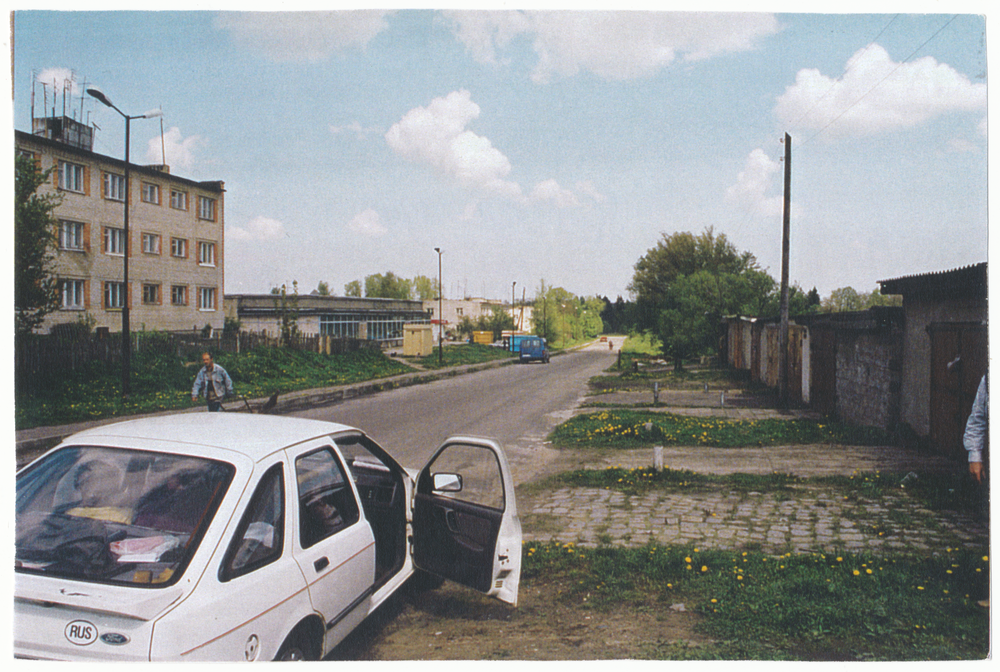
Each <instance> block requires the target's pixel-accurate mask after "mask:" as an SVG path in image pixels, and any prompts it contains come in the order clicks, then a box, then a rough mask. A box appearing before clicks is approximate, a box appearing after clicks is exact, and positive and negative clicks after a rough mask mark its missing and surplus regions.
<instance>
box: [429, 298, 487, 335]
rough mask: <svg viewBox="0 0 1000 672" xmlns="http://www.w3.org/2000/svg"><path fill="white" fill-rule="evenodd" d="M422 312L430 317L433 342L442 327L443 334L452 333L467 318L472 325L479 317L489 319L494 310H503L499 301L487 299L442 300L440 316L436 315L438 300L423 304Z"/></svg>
mask: <svg viewBox="0 0 1000 672" xmlns="http://www.w3.org/2000/svg"><path fill="white" fill-rule="evenodd" d="M423 305H424V310H426V311H428V312H429V313H430V315H431V325H432V326H433V331H434V342H435V343H436V342H437V340H438V336H439V329H440V328H441V327H442V326H444V332H445V334H446V335H447V334H448V332H454V331H455V329H456V328H457V327H458V325H459V324H460V323H461V322H462V320H464V319H465V318H468V319H469V320H471V321H472V322H473V323H474V322H476V321H477V320H478V319H479V318H480V317H490V316H491V315H492V314H493V309H494V308H503V307H504V304H503V303H501V302H500V301H490V300H489V299H477V298H473V299H442V300H441V305H440V311H441V314H440V315H439V314H438V309H439V306H438V300H437V299H430V300H427V301H424V302H423Z"/></svg>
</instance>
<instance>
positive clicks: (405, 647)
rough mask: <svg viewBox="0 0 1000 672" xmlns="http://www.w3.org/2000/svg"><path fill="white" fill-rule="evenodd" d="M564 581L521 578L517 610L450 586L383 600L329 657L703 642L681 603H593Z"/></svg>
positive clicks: (515, 656)
mask: <svg viewBox="0 0 1000 672" xmlns="http://www.w3.org/2000/svg"><path fill="white" fill-rule="evenodd" d="M567 581H568V579H565V578H550V579H544V580H532V581H525V580H522V582H521V591H520V597H519V602H518V606H517V608H516V609H513V608H510V607H508V606H507V605H504V604H502V603H499V602H497V601H495V600H492V599H489V598H485V597H482V596H480V595H479V594H477V593H473V592H471V591H469V590H466V589H464V588H461V587H459V586H456V585H454V584H451V583H446V584H444V585H443V586H441V587H440V588H437V589H435V590H429V591H422V592H421V591H417V590H409V591H404V592H403V593H401V594H400V595H399V596H398V597H396V598H395V599H393V600H391V601H390V602H389V603H387V604H386V605H383V607H382V608H381V609H379V611H378V612H376V613H375V614H373V615H372V616H371V617H370V618H369V619H368V621H366V622H365V623H364V624H363V625H362V626H361V627H360V628H358V629H357V630H356V631H355V632H354V633H353V634H352V635H351V636H350V637H348V638H347V639H346V640H344V642H343V643H342V644H341V645H340V646H339V647H337V649H336V650H335V651H334V652H333V653H332V654H331V656H330V658H329V659H331V660H614V659H635V658H641V657H652V656H656V655H657V652H658V651H662V650H663V648H664V647H669V648H670V649H675V650H676V649H684V648H691V647H699V646H704V645H707V644H709V643H710V640H708V639H707V638H705V637H704V636H703V635H701V634H699V633H698V632H696V628H695V626H696V625H697V622H698V616H697V614H694V613H692V612H690V611H686V610H685V608H684V605H681V604H676V605H665V604H655V603H652V602H650V604H649V605H648V606H645V607H639V608H636V607H635V605H629V606H628V607H627V608H620V607H619V608H612V609H610V610H607V611H606V610H599V609H594V608H591V607H590V606H589V605H588V604H586V602H585V601H584V598H585V596H583V597H579V598H576V597H575V598H572V600H570V599H567V598H566V597H565V594H566V593H567V592H568V590H569V589H570V586H569V585H568V583H567Z"/></svg>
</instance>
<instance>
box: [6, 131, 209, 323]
mask: <svg viewBox="0 0 1000 672" xmlns="http://www.w3.org/2000/svg"><path fill="white" fill-rule="evenodd" d="M32 130H33V132H32V133H25V132H22V131H16V132H15V145H16V151H17V153H18V154H19V155H25V156H29V157H30V158H32V159H33V160H34V161H35V162H36V164H37V165H38V166H39V167H40V168H41V169H42V170H49V169H52V173H51V176H50V181H49V183H48V184H47V185H43V186H42V187H40V189H39V192H40V193H44V192H48V193H55V194H58V195H59V196H60V197H61V203H60V204H59V206H58V207H57V208H56V209H55V211H54V213H53V215H54V217H55V219H56V220H57V221H58V225H57V226H58V251H57V254H56V256H55V260H54V263H53V266H52V272H53V274H54V275H55V276H56V277H57V278H58V281H59V287H60V291H61V294H62V303H61V306H60V309H59V310H58V311H56V312H54V313H51V314H49V315H48V317H47V318H46V321H45V323H44V324H43V325H42V329H41V331H43V332H47V331H49V330H51V328H52V327H53V326H55V325H57V324H65V323H73V322H77V321H80V320H86V321H88V322H90V323H91V324H92V325H93V326H94V327H95V328H98V329H100V328H106V329H108V330H109V331H120V330H121V313H122V308H123V306H125V305H126V302H127V305H128V306H129V321H130V326H131V329H132V330H133V331H138V330H142V329H146V330H164V331H183V330H192V329H202V328H204V327H205V325H210V326H211V327H213V328H216V329H221V328H222V326H223V323H224V311H223V295H224V281H223V280H224V268H225V265H224V258H225V257H224V236H223V228H224V227H223V223H224V212H225V208H224V194H225V188H224V184H223V182H221V181H212V182H198V181H194V180H189V179H185V178H182V177H178V176H176V175H171V174H170V170H169V167H168V166H137V165H134V164H132V165H131V166H130V168H129V173H130V176H129V182H130V189H129V192H130V199H129V201H130V202H129V237H128V239H127V240H126V237H125V229H124V226H123V219H124V212H123V206H124V204H125V162H124V161H123V160H122V159H116V158H113V157H110V156H104V155H101V154H97V153H95V152H94V151H93V129H92V128H90V127H88V126H85V125H83V124H81V123H79V122H77V121H75V120H73V119H70V118H67V117H47V118H36V119H34V120H33V129H32ZM126 249H127V250H128V259H129V272H128V275H129V282H128V286H125V283H124V282H123V267H124V261H125V252H126Z"/></svg>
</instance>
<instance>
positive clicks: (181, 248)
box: [170, 238, 188, 259]
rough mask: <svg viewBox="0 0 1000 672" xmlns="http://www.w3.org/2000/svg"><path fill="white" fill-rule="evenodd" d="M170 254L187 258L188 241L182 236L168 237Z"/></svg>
mask: <svg viewBox="0 0 1000 672" xmlns="http://www.w3.org/2000/svg"><path fill="white" fill-rule="evenodd" d="M170 256H172V257H179V258H181V259H187V256H188V241H187V240H186V239H184V238H171V239H170Z"/></svg>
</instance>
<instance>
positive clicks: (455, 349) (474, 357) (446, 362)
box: [413, 343, 514, 369]
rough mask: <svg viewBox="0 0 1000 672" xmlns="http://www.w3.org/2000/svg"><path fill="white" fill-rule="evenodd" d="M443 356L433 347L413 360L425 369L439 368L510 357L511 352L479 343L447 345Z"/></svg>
mask: <svg viewBox="0 0 1000 672" xmlns="http://www.w3.org/2000/svg"><path fill="white" fill-rule="evenodd" d="M442 353H443V357H442V355H441V354H439V353H438V350H437V348H436V347H435V349H434V352H433V353H431V354H430V355H427V356H426V357H417V358H415V359H414V360H413V361H414V362H415V363H416V364H419V365H420V366H421V367H423V368H425V369H440V368H443V367H448V366H464V365H466V364H482V363H484V362H492V361H496V360H500V359H510V358H511V357H513V356H514V355H513V353H511V352H508V351H507V350H504V349H503V348H495V347H493V346H491V345H482V344H480V343H468V344H464V345H449V346H446V347H445V348H444V349H443V350H442Z"/></svg>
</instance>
